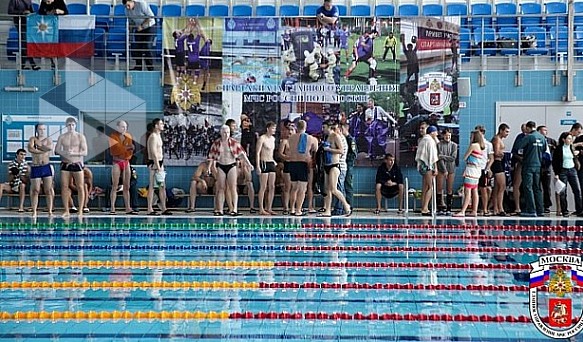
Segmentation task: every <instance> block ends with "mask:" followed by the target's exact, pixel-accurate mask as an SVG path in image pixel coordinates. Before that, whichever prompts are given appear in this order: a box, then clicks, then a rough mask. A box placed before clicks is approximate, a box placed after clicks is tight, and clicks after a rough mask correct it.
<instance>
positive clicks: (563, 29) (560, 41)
mask: <svg viewBox="0 0 583 342" xmlns="http://www.w3.org/2000/svg"><path fill="white" fill-rule="evenodd" d="M549 33H550V35H549V41H550V47H551V50H550V51H551V55H553V56H556V55H557V53H560V52H561V53H562V52H567V47H568V44H567V41H568V39H569V28H568V27H567V26H559V27H555V28H553V29H552V30H550V32H549Z"/></svg>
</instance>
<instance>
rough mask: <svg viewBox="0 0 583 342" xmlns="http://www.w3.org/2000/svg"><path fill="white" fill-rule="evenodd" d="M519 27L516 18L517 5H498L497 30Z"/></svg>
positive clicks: (504, 3) (509, 3) (508, 3)
mask: <svg viewBox="0 0 583 342" xmlns="http://www.w3.org/2000/svg"><path fill="white" fill-rule="evenodd" d="M509 26H518V18H517V17H516V4H515V3H512V2H503V3H499V4H496V28H497V29H498V30H500V29H501V28H502V27H509Z"/></svg>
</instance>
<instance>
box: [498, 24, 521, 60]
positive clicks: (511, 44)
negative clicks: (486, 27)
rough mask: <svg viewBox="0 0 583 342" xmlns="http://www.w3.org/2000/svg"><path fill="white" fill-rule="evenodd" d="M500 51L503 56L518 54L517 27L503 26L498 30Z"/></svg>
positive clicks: (518, 36) (518, 37) (518, 35)
mask: <svg viewBox="0 0 583 342" xmlns="http://www.w3.org/2000/svg"><path fill="white" fill-rule="evenodd" d="M498 44H499V46H500V53H501V54H502V55H504V56H510V55H518V48H519V46H520V34H519V32H518V27H503V28H501V29H500V30H499V31H498Z"/></svg>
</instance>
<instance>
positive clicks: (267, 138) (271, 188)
mask: <svg viewBox="0 0 583 342" xmlns="http://www.w3.org/2000/svg"><path fill="white" fill-rule="evenodd" d="M274 135H275V122H272V121H270V122H268V123H267V125H266V129H265V134H263V135H262V136H260V137H259V139H258V140H257V148H256V151H257V152H256V158H255V160H256V161H257V167H256V168H255V170H257V175H258V176H259V193H258V194H257V196H258V199H259V214H260V215H275V212H274V211H273V210H272V206H273V196H274V195H275V171H276V168H275V167H276V166H277V163H276V162H275V159H274V158H273V151H274V150H275V137H274ZM266 193H267V202H266V203H265V205H264V198H265V194H266Z"/></svg>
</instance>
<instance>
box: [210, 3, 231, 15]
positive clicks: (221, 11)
mask: <svg viewBox="0 0 583 342" xmlns="http://www.w3.org/2000/svg"><path fill="white" fill-rule="evenodd" d="M228 16H229V6H227V5H220V4H217V5H210V6H209V17H228Z"/></svg>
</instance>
